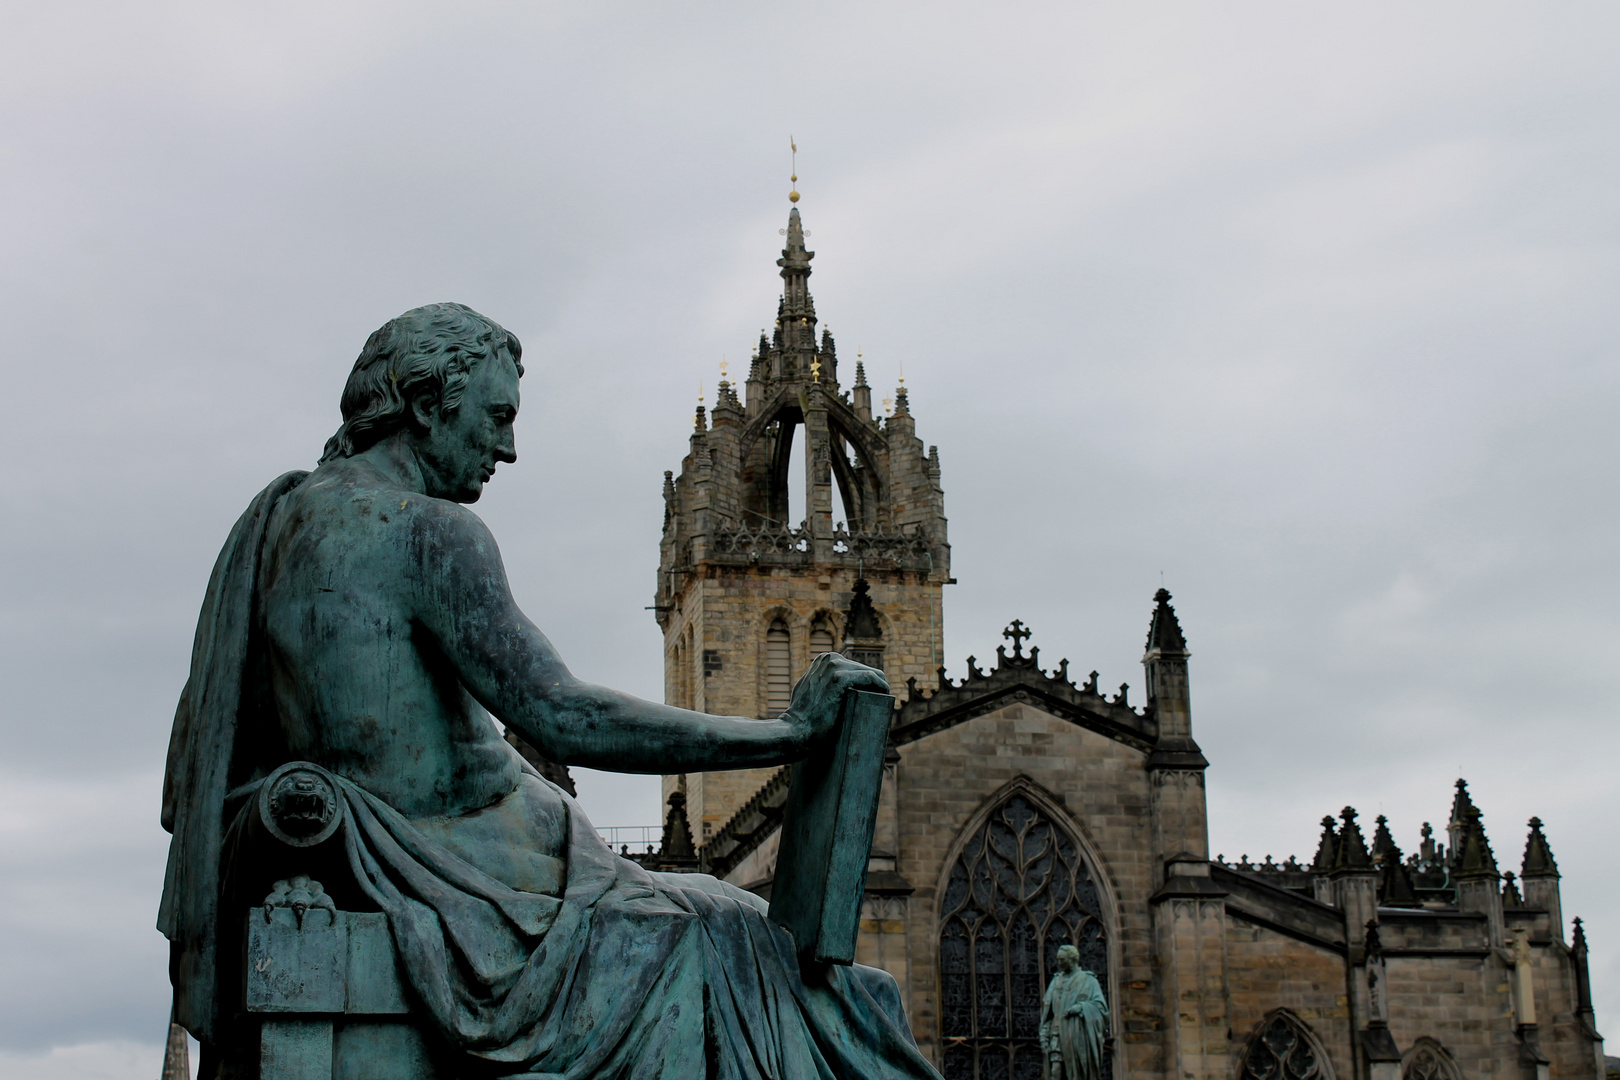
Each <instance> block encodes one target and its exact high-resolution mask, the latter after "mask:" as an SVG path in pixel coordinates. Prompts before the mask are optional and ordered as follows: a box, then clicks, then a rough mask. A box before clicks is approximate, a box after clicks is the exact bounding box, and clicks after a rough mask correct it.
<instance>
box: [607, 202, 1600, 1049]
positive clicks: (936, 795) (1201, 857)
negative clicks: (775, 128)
mask: <svg viewBox="0 0 1620 1080" xmlns="http://www.w3.org/2000/svg"><path fill="white" fill-rule="evenodd" d="M785 232H786V237H787V244H786V247H785V249H784V250H783V252H782V258H781V259H780V261H779V262H778V264H777V265H778V266H779V267H780V268H781V277H782V282H783V286H782V297H781V302H780V304H779V306H778V309H777V314H776V319H775V324H774V329H773V330H772V331H771V332H770V333H769V334H762V335H761V337H760V340H759V343H758V347H757V349H756V350H755V352H754V355H753V357H752V362H751V363H750V365H749V369H748V374H747V378H746V380H745V381H744V382H743V384H742V386H740V387H739V386H737V385H735V384H733V383H729V382H721V383H720V385H719V391H718V394H717V396H716V398H715V400H714V402H713V408H712V410H710V411H708V412H707V413H705V410H704V409H703V408H702V407H701V406H700V407H699V408H698V410H697V417H696V423H695V427H694V429H693V431H692V435H691V442H690V449H689V451H688V453H687V455H686V457H685V458H684V459H683V460H682V462H681V465H680V469H679V471H678V472H666V473H665V474H664V502H665V513H664V528H663V538H662V540H661V542H660V546H659V565H658V582H657V592H656V600H655V605H654V611H655V614H656V616H657V619H658V623H659V625H660V626H661V627H662V628H663V631H664V649H665V651H664V659H665V686H666V696H667V700H668V701H669V702H670V703H672V704H675V705H681V706H686V707H689V708H696V709H703V710H706V711H710V712H719V713H729V714H734V715H747V716H759V717H766V716H774V715H776V714H777V713H778V712H780V711H781V710H782V709H783V708H784V707H786V705H787V704H788V695H789V692H790V690H791V687H792V685H793V682H794V680H795V679H796V678H797V677H798V675H799V674H800V673H802V672H803V670H804V669H805V667H806V665H807V664H808V663H809V661H810V658H811V657H812V656H814V655H816V654H818V653H821V652H826V651H830V650H837V651H840V652H842V653H844V654H845V655H847V656H850V657H851V658H853V659H857V660H860V661H861V662H863V663H867V664H870V665H872V666H873V667H878V668H881V669H882V670H883V671H884V672H886V673H887V675H888V677H889V680H890V683H891V685H892V686H893V687H894V688H895V691H896V693H897V695H898V696H899V698H900V704H899V707H898V708H897V709H896V711H895V715H894V724H893V729H892V733H891V735H890V738H889V750H888V755H887V760H886V770H885V780H884V788H883V795H882V801H881V804H880V811H879V819H878V825H877V834H876V840H875V842H874V847H873V851H872V857H871V863H870V870H869V872H868V878H867V884H866V901H865V908H864V911H863V921H862V924H861V940H860V949H861V956H860V959H861V960H862V962H864V963H868V964H873V965H876V966H879V967H882V968H885V969H887V970H888V971H890V972H891V973H893V974H894V975H895V976H896V978H897V979H898V980H899V983H900V986H901V989H902V992H903V993H904V994H905V996H906V1004H907V1007H908V1010H909V1013H910V1017H911V1021H912V1025H913V1028H914V1030H915V1033H916V1037H917V1040H918V1043H919V1044H920V1045H921V1047H922V1048H923V1050H924V1051H925V1052H926V1053H927V1054H929V1055H930V1056H931V1057H932V1058H933V1060H934V1061H935V1062H936V1063H937V1064H938V1066H939V1067H940V1069H941V1071H942V1072H943V1073H944V1075H945V1077H946V1078H947V1080H1038V1078H1039V1077H1040V1076H1041V1074H1042V1068H1043V1064H1044V1060H1043V1057H1044V1056H1043V1055H1042V1054H1041V1053H1040V1052H1039V1050H1038V1048H1037V1046H1036V1041H1035V1035H1036V1025H1037V1023H1038V1018H1039V1012H1040V1003H1041V993H1042V990H1043V988H1044V987H1045V985H1046V982H1047V980H1048V979H1049V977H1050V974H1051V972H1052V971H1053V970H1054V969H1055V962H1056V952H1057V948H1058V946H1059V945H1062V944H1068V943H1072V944H1074V945H1076V946H1078V948H1079V950H1080V954H1081V958H1082V960H1081V963H1082V965H1083V966H1085V967H1086V968H1088V969H1089V970H1091V971H1092V972H1094V973H1095V974H1096V975H1097V977H1098V980H1099V982H1100V983H1101V985H1102V987H1103V991H1104V993H1105V995H1106V997H1107V999H1108V1004H1109V1010H1110V1022H1111V1025H1112V1029H1111V1037H1110V1038H1109V1039H1108V1042H1107V1055H1108V1058H1107V1063H1106V1065H1107V1069H1108V1071H1109V1073H1110V1074H1111V1075H1112V1076H1113V1077H1116V1078H1126V1077H1129V1078H1150V1077H1151V1078H1163V1080H1171V1078H1175V1080H1229V1078H1233V1077H1236V1078H1238V1080H1352V1078H1371V1080H1402V1078H1404V1080H1463V1078H1467V1080H1475V1078H1485V1077H1515V1078H1517V1077H1524V1078H1526V1080H1533V1078H1547V1077H1569V1078H1574V1077H1601V1076H1602V1075H1603V1051H1602V1045H1603V1044H1602V1040H1601V1037H1600V1036H1599V1034H1598V1032H1597V1029H1596V1027H1595V1023H1594V1017H1593V1012H1592V997H1591V992H1590V987H1589V985H1588V980H1587V958H1586V943H1585V939H1584V936H1583V933H1582V930H1581V926H1580V922H1579V920H1575V922H1574V923H1573V925H1570V924H1567V923H1566V920H1565V918H1564V912H1563V910H1562V907H1561V904H1560V901H1559V873H1558V866H1557V863H1556V862H1555V860H1554V858H1553V854H1552V850H1551V848H1550V846H1549V843H1548V839H1547V835H1546V833H1545V832H1544V831H1543V826H1542V823H1541V822H1540V821H1539V820H1536V819H1532V820H1531V821H1530V823H1529V826H1528V834H1527V838H1526V841H1525V844H1524V849H1523V851H1524V853H1523V857H1522V859H1521V860H1519V861H1518V863H1517V865H1516V867H1515V871H1516V872H1512V871H1509V872H1504V870H1503V868H1502V867H1501V866H1500V865H1499V863H1498V861H1497V857H1496V854H1495V852H1494V850H1493V848H1492V846H1491V843H1490V840H1489V839H1488V837H1487V835H1486V831H1485V828H1484V823H1483V816H1482V813H1481V811H1480V810H1479V808H1477V807H1476V806H1475V805H1474V804H1473V801H1472V799H1471V797H1470V795H1469V793H1468V790H1467V788H1466V785H1465V784H1464V783H1463V782H1462V781H1458V783H1457V788H1456V790H1455V792H1453V793H1450V809H1449V818H1447V819H1446V822H1445V824H1444V826H1443V829H1444V832H1443V834H1442V836H1443V838H1437V837H1436V834H1435V833H1434V831H1433V830H1431V829H1430V827H1429V826H1428V825H1427V824H1426V823H1425V824H1424V826H1423V828H1422V840H1421V843H1419V844H1418V845H1417V846H1416V847H1415V849H1414V850H1413V851H1412V852H1411V853H1410V854H1405V853H1403V852H1402V850H1401V848H1400V847H1399V846H1398V845H1397V844H1396V841H1395V839H1394V836H1395V833H1394V831H1393V828H1392V827H1391V826H1390V824H1389V823H1388V822H1386V821H1385V820H1384V819H1383V818H1382V817H1380V818H1378V819H1377V821H1376V822H1375V823H1371V840H1370V841H1369V839H1368V830H1369V825H1368V823H1363V822H1362V821H1361V820H1359V819H1358V817H1357V814H1356V811H1355V810H1354V809H1352V808H1349V807H1346V808H1344V809H1343V810H1342V811H1341V812H1339V813H1337V814H1336V815H1334V816H1332V817H1328V818H1324V820H1323V822H1322V839H1321V844H1320V847H1319V849H1318V850H1317V851H1316V853H1315V856H1314V858H1311V859H1309V860H1308V861H1305V862H1301V861H1299V860H1297V859H1293V858H1290V859H1288V860H1286V861H1285V862H1282V863H1276V862H1274V861H1272V859H1271V858H1270V857H1269V856H1268V857H1267V858H1266V860H1265V861H1264V862H1263V863H1261V864H1258V865H1256V864H1251V863H1250V862H1249V861H1248V859H1247V857H1246V856H1245V857H1244V858H1243V859H1242V860H1241V861H1239V862H1237V863H1236V864H1233V863H1229V862H1226V861H1223V860H1222V859H1220V858H1218V857H1217V858H1212V857H1211V855H1210V851H1209V844H1208V838H1207V834H1208V830H1207V828H1206V809H1205V789H1204V777H1205V772H1206V770H1207V769H1208V768H1209V764H1210V763H1209V762H1208V761H1206V760H1205V757H1204V755H1203V754H1202V753H1201V752H1200V750H1199V747H1198V743H1197V741H1196V740H1195V738H1194V732H1193V725H1192V710H1191V694H1190V690H1189V674H1188V656H1189V653H1188V649H1187V643H1186V639H1185V637H1184V636H1183V632H1182V628H1181V626H1180V624H1179V622H1178V620H1177V617H1176V613H1175V610H1174V608H1172V607H1171V604H1170V599H1171V598H1170V595H1169V594H1168V593H1167V592H1165V591H1164V590H1162V589H1161V590H1160V591H1159V592H1158V594H1157V595H1156V596H1154V597H1153V598H1152V600H1151V606H1150V610H1149V611H1148V612H1147V615H1148V635H1147V645H1146V650H1145V653H1144V655H1143V659H1142V663H1143V667H1144V669H1145V679H1144V682H1143V685H1142V693H1141V694H1140V700H1132V695H1131V692H1130V689H1129V688H1128V687H1127V686H1120V687H1119V688H1118V689H1117V690H1105V689H1104V688H1103V687H1100V686H1099V685H1098V675H1097V674H1096V673H1095V672H1093V673H1091V674H1090V675H1089V676H1085V677H1078V676H1076V675H1074V674H1071V673H1070V671H1069V663H1068V661H1067V660H1065V661H1062V662H1061V663H1059V664H1057V665H1056V667H1055V668H1051V669H1048V668H1046V667H1043V664H1042V661H1041V659H1040V653H1039V649H1038V648H1035V647H1026V642H1027V639H1028V637H1029V631H1028V630H1027V629H1026V628H1025V627H1024V626H1023V625H1022V624H1021V623H1018V622H1014V623H1013V624H1012V625H1011V626H1009V627H1008V628H1007V630H1006V633H1005V635H1004V636H1005V637H1006V639H1007V641H1008V645H1007V646H1004V647H1002V648H998V649H997V650H996V657H995V662H994V664H986V665H985V666H984V667H983V668H981V667H980V666H979V664H978V662H977V661H976V660H975V659H974V658H971V657H970V658H968V660H967V663H966V673H965V676H964V677H963V678H962V679H961V680H960V681H953V680H952V679H950V678H948V677H947V676H946V673H945V670H946V669H945V667H944V657H943V656H942V655H941V648H940V642H941V640H942V635H941V627H942V624H943V619H944V611H943V606H942V604H941V597H942V590H943V588H944V586H946V585H948V584H950V583H951V582H952V580H953V579H952V578H951V576H950V575H951V566H950V544H949V541H948V538H947V533H946V517H945V505H944V490H943V487H942V481H941V470H940V457H939V453H938V451H937V450H936V449H935V448H934V447H927V448H926V449H925V446H924V443H923V442H922V441H921V440H920V439H919V438H918V437H917V423H916V420H915V419H914V417H913V416H912V413H911V407H910V403H909V401H908V398H907V394H906V391H905V388H904V386H903V384H902V386H901V388H900V389H899V390H898V391H897V392H896V393H895V394H894V396H893V399H892V400H893V406H892V409H890V410H887V414H885V410H883V409H882V408H880V409H879V410H878V411H874V410H873V407H872V390H871V388H870V387H869V386H868V385H867V382H866V377H865V372H864V371H863V370H862V365H861V363H860V362H859V361H857V362H856V364H855V365H854V370H853V372H851V371H849V370H848V368H847V367H846V368H843V369H841V368H840V365H839V357H838V353H837V349H836V346H835V343H834V341H833V337H832V335H831V333H829V332H828V331H827V330H825V329H823V328H820V327H819V326H818V321H817V316H816V310H815V304H814V302H813V300H812V298H811V295H810V290H809V279H810V272H811V271H810V262H811V259H812V258H813V257H814V253H813V252H810V251H808V250H806V249H805V233H804V230H803V226H802V224H801V220H800V214H799V210H798V207H797V206H795V207H794V208H793V209H792V211H791V213H790V214H789V217H788V225H787V229H786V230H785ZM801 439H802V440H803V441H802V443H800V444H799V447H800V449H799V451H798V453H797V454H795V440H801ZM792 469H802V470H803V474H802V476H803V481H802V492H803V495H802V499H803V505H790V499H789V479H790V470H792ZM835 507H836V509H837V511H839V512H838V513H836V514H835V512H834V511H835ZM1144 599H1146V598H1144ZM1146 606H1147V605H1145V607H1146ZM663 792H664V798H665V805H666V813H667V819H666V822H665V826H664V842H663V845H662V848H661V849H657V850H651V851H649V852H648V853H646V854H645V855H641V856H639V858H641V859H643V860H645V861H646V862H648V863H649V864H650V865H654V866H657V867H659V868H661V869H666V870H701V871H704V872H708V873H712V874H714V875H716V876H718V877H721V878H723V879H725V880H727V881H730V882H733V883H735V884H738V885H740V886H743V887H745V888H748V889H752V890H754V891H756V892H758V893H760V894H762V895H766V896H768V895H769V892H770V888H771V880H772V876H773V870H774V863H775V857H776V847H777V827H778V824H779V821H780V814H781V806H782V803H783V801H784V799H785V797H786V793H787V771H786V770H771V769H760V770H748V771H741V772H725V773H694V774H686V775H679V776H666V777H665V778H664V781H663ZM1437 795H1441V797H1442V798H1444V796H1443V795H1442V794H1441V793H1437ZM1442 806H1443V803H1442ZM1437 816H1438V815H1437Z"/></svg>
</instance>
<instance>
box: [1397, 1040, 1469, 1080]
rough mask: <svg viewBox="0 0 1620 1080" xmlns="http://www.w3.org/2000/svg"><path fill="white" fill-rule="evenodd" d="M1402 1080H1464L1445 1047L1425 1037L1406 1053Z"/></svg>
mask: <svg viewBox="0 0 1620 1080" xmlns="http://www.w3.org/2000/svg"><path fill="white" fill-rule="evenodd" d="M1401 1080H1462V1073H1460V1072H1458V1071H1457V1063H1456V1062H1455V1061H1454V1060H1452V1057H1451V1055H1450V1054H1448V1053H1446V1048H1445V1047H1443V1046H1441V1045H1440V1044H1439V1043H1438V1042H1436V1041H1435V1040H1433V1039H1431V1038H1429V1037H1428V1036H1424V1037H1423V1038H1421V1039H1419V1040H1418V1041H1417V1042H1416V1043H1415V1044H1414V1045H1413V1046H1412V1049H1410V1050H1408V1051H1407V1052H1406V1063H1405V1065H1403V1066H1402V1068H1401Z"/></svg>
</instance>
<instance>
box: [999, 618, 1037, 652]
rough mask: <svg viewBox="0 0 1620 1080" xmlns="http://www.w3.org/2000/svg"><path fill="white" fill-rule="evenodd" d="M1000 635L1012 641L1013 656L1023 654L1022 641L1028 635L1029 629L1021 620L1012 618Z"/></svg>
mask: <svg viewBox="0 0 1620 1080" xmlns="http://www.w3.org/2000/svg"><path fill="white" fill-rule="evenodd" d="M1001 636H1002V637H1004V638H1006V639H1007V640H1009V641H1011V642H1012V643H1013V655H1014V656H1023V655H1024V641H1025V639H1027V638H1028V637H1029V636H1030V629H1029V628H1028V627H1027V626H1025V625H1024V624H1023V621H1022V620H1019V619H1014V620H1013V621H1012V622H1010V623H1008V624H1007V629H1005V630H1003V631H1002V632H1001Z"/></svg>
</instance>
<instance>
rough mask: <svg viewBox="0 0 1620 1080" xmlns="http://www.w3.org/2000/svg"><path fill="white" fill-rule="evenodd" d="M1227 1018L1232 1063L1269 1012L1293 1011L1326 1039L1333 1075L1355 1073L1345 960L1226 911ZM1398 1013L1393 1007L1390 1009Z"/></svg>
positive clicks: (1234, 1066) (1236, 1062) (1235, 1066)
mask: <svg viewBox="0 0 1620 1080" xmlns="http://www.w3.org/2000/svg"><path fill="white" fill-rule="evenodd" d="M1226 985H1227V1017H1228V1019H1229V1021H1230V1023H1231V1025H1232V1058H1233V1061H1232V1067H1233V1069H1234V1070H1236V1068H1237V1065H1238V1058H1239V1057H1240V1055H1241V1054H1242V1053H1243V1048H1244V1046H1245V1044H1246V1043H1247V1041H1248V1039H1249V1037H1250V1035H1251V1034H1252V1033H1253V1032H1254V1031H1255V1029H1256V1028H1258V1027H1259V1026H1260V1022H1261V1020H1262V1019H1264V1018H1265V1016H1266V1014H1267V1013H1269V1012H1271V1011H1272V1010H1274V1009H1288V1010H1290V1011H1291V1012H1293V1013H1294V1015H1295V1016H1297V1017H1299V1018H1300V1019H1301V1020H1302V1021H1304V1022H1305V1024H1306V1025H1307V1026H1309V1027H1310V1029H1311V1030H1312V1031H1313V1032H1314V1033H1315V1034H1316V1037H1317V1038H1318V1039H1320V1040H1321V1041H1322V1045H1323V1046H1324V1047H1325V1048H1326V1049H1327V1052H1328V1056H1329V1058H1331V1059H1332V1063H1333V1074H1334V1075H1335V1076H1340V1077H1350V1076H1353V1075H1354V1073H1353V1071H1352V1065H1353V1058H1352V1050H1351V1045H1350V1001H1349V986H1350V984H1349V980H1348V977H1347V974H1346V970H1345V959H1344V957H1343V956H1341V955H1339V954H1338V953H1335V952H1332V951H1330V950H1328V949H1322V948H1318V947H1316V946H1313V945H1307V944H1305V943H1304V942H1302V941H1297V940H1295V939H1294V938H1291V937H1285V936H1283V935H1282V934H1279V933H1277V932H1276V931H1274V930H1269V929H1266V928H1265V927H1262V926H1256V925H1254V924H1253V923H1249V922H1245V921H1244V920H1243V919H1242V917H1240V916H1238V915H1237V914H1235V913H1233V912H1232V911H1230V910H1228V911H1227V913H1226ZM1390 1011H1391V1013H1392V1014H1393V1012H1394V1007H1393V1005H1392V1006H1391V1009H1390Z"/></svg>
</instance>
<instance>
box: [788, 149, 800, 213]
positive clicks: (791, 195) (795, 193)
mask: <svg viewBox="0 0 1620 1080" xmlns="http://www.w3.org/2000/svg"><path fill="white" fill-rule="evenodd" d="M788 149H790V150H791V151H792V152H793V159H792V160H793V171H792V174H791V175H789V176H788V180H789V181H791V182H792V184H793V190H791V191H789V192H788V202H793V203H796V202H798V201H799V144H798V143H796V142H794V141H793V136H792V135H789V136H788Z"/></svg>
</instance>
